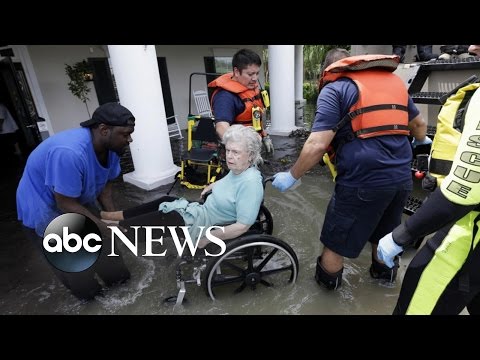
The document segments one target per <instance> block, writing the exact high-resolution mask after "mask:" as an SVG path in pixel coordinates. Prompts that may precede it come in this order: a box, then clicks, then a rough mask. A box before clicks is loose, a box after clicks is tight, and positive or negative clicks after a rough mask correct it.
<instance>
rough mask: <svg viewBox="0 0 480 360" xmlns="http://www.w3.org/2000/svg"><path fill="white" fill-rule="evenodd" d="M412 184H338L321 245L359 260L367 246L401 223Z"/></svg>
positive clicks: (326, 216) (328, 211)
mask: <svg viewBox="0 0 480 360" xmlns="http://www.w3.org/2000/svg"><path fill="white" fill-rule="evenodd" d="M411 191H412V181H411V180H409V181H407V182H404V183H400V184H393V185H389V186H385V187H376V188H367V187H348V186H344V185H339V184H337V185H336V186H335V191H334V193H333V195H332V198H331V199H330V202H329V204H328V208H327V213H326V215H325V220H324V223H323V228H322V233H321V235H320V241H321V242H322V243H323V244H324V245H325V246H326V247H327V248H329V249H330V250H332V251H334V252H336V253H337V254H339V255H341V256H345V257H348V258H356V257H358V255H360V252H361V251H362V249H363V247H364V246H365V244H366V242H367V241H369V242H371V243H373V244H377V243H378V241H379V240H380V239H381V238H382V237H383V236H384V235H386V234H388V233H389V232H391V231H392V230H393V229H394V228H395V227H396V226H398V225H399V224H400V223H401V220H402V213H403V207H404V206H405V203H406V201H407V198H408V195H409V194H410V192H411Z"/></svg>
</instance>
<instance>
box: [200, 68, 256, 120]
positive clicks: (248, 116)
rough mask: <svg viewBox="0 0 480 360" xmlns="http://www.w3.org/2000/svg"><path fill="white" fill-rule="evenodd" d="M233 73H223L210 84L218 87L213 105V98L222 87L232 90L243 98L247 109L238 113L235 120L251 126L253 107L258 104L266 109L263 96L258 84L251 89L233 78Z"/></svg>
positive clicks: (214, 93) (212, 86)
mask: <svg viewBox="0 0 480 360" xmlns="http://www.w3.org/2000/svg"><path fill="white" fill-rule="evenodd" d="M232 76H233V73H227V74H223V75H222V76H219V77H218V78H216V79H215V80H213V81H212V82H210V83H209V84H208V87H211V88H216V89H215V91H214V92H213V94H212V99H211V103H212V107H213V98H214V97H215V95H216V94H217V92H218V91H220V89H224V90H227V91H230V92H232V93H234V94H236V95H238V96H239V97H240V99H242V101H243V103H244V104H245V110H244V111H243V112H242V113H240V114H238V115H237V116H236V117H235V122H236V123H239V124H242V125H244V126H251V125H252V124H253V122H252V108H253V107H254V106H258V107H260V108H261V109H262V111H263V109H264V106H263V102H262V96H261V95H260V90H259V88H258V86H257V87H256V88H255V89H253V90H252V89H249V88H247V87H246V86H243V85H242V84H240V83H239V82H238V81H235V80H232Z"/></svg>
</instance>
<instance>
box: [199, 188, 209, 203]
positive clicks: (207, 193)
mask: <svg viewBox="0 0 480 360" xmlns="http://www.w3.org/2000/svg"><path fill="white" fill-rule="evenodd" d="M211 194H212V190H209V191H207V192H206V193H205V194H203V195H202V197H201V201H200V203H201V204H203V203H204V202H205V200H207V197H209V196H210V195H211Z"/></svg>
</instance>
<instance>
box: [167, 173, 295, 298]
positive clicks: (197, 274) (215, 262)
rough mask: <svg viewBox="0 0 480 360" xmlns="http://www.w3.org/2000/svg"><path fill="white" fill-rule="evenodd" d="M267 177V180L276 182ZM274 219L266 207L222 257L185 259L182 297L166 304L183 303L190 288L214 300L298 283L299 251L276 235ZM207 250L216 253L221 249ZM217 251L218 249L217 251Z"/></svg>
mask: <svg viewBox="0 0 480 360" xmlns="http://www.w3.org/2000/svg"><path fill="white" fill-rule="evenodd" d="M272 180H273V178H267V179H265V180H264V181H263V185H264V187H265V184H266V182H268V181H272ZM272 232H273V218H272V215H271V213H270V211H269V210H268V209H267V208H266V207H265V205H264V204H263V201H262V204H261V206H260V209H259V212H258V215H257V219H256V221H255V223H254V224H253V225H252V226H251V227H250V229H249V230H248V231H247V232H246V233H245V234H243V235H241V236H239V237H237V238H235V239H230V240H226V241H225V245H226V250H225V252H224V253H223V254H222V255H220V256H216V257H215V256H208V257H207V256H183V257H182V258H181V259H180V261H179V263H178V264H177V267H176V282H177V289H178V294H177V295H176V296H172V297H169V298H167V299H165V301H166V302H172V303H173V302H175V304H176V305H180V304H182V303H183V301H184V299H185V295H186V292H187V290H186V285H187V284H196V285H197V286H203V288H204V290H205V293H206V295H207V296H209V297H210V298H211V299H212V300H216V299H217V298H219V297H222V296H228V295H229V294H237V293H240V292H242V291H243V290H244V289H246V288H247V287H248V288H250V289H251V290H255V289H256V288H257V286H266V287H271V286H277V285H284V284H288V283H295V281H296V280H297V277H298V271H299V265H298V258H297V255H296V253H295V251H294V250H293V249H292V248H291V247H290V245H288V244H287V243H286V242H284V241H283V240H281V239H279V238H276V237H274V236H272ZM210 245H213V244H209V245H207V247H206V249H207V251H209V253H212V254H215V253H216V252H217V250H209V246H210ZM215 249H217V248H215Z"/></svg>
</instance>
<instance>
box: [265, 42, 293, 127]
mask: <svg viewBox="0 0 480 360" xmlns="http://www.w3.org/2000/svg"><path fill="white" fill-rule="evenodd" d="M294 47H295V46H294V45H269V46H268V68H269V76H270V79H269V80H270V103H271V107H270V111H271V119H272V121H271V126H270V127H269V128H268V133H269V134H272V135H288V134H290V132H292V130H295V129H296V127H295V81H294V74H295V71H294V62H295V54H294V53H295V50H294Z"/></svg>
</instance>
